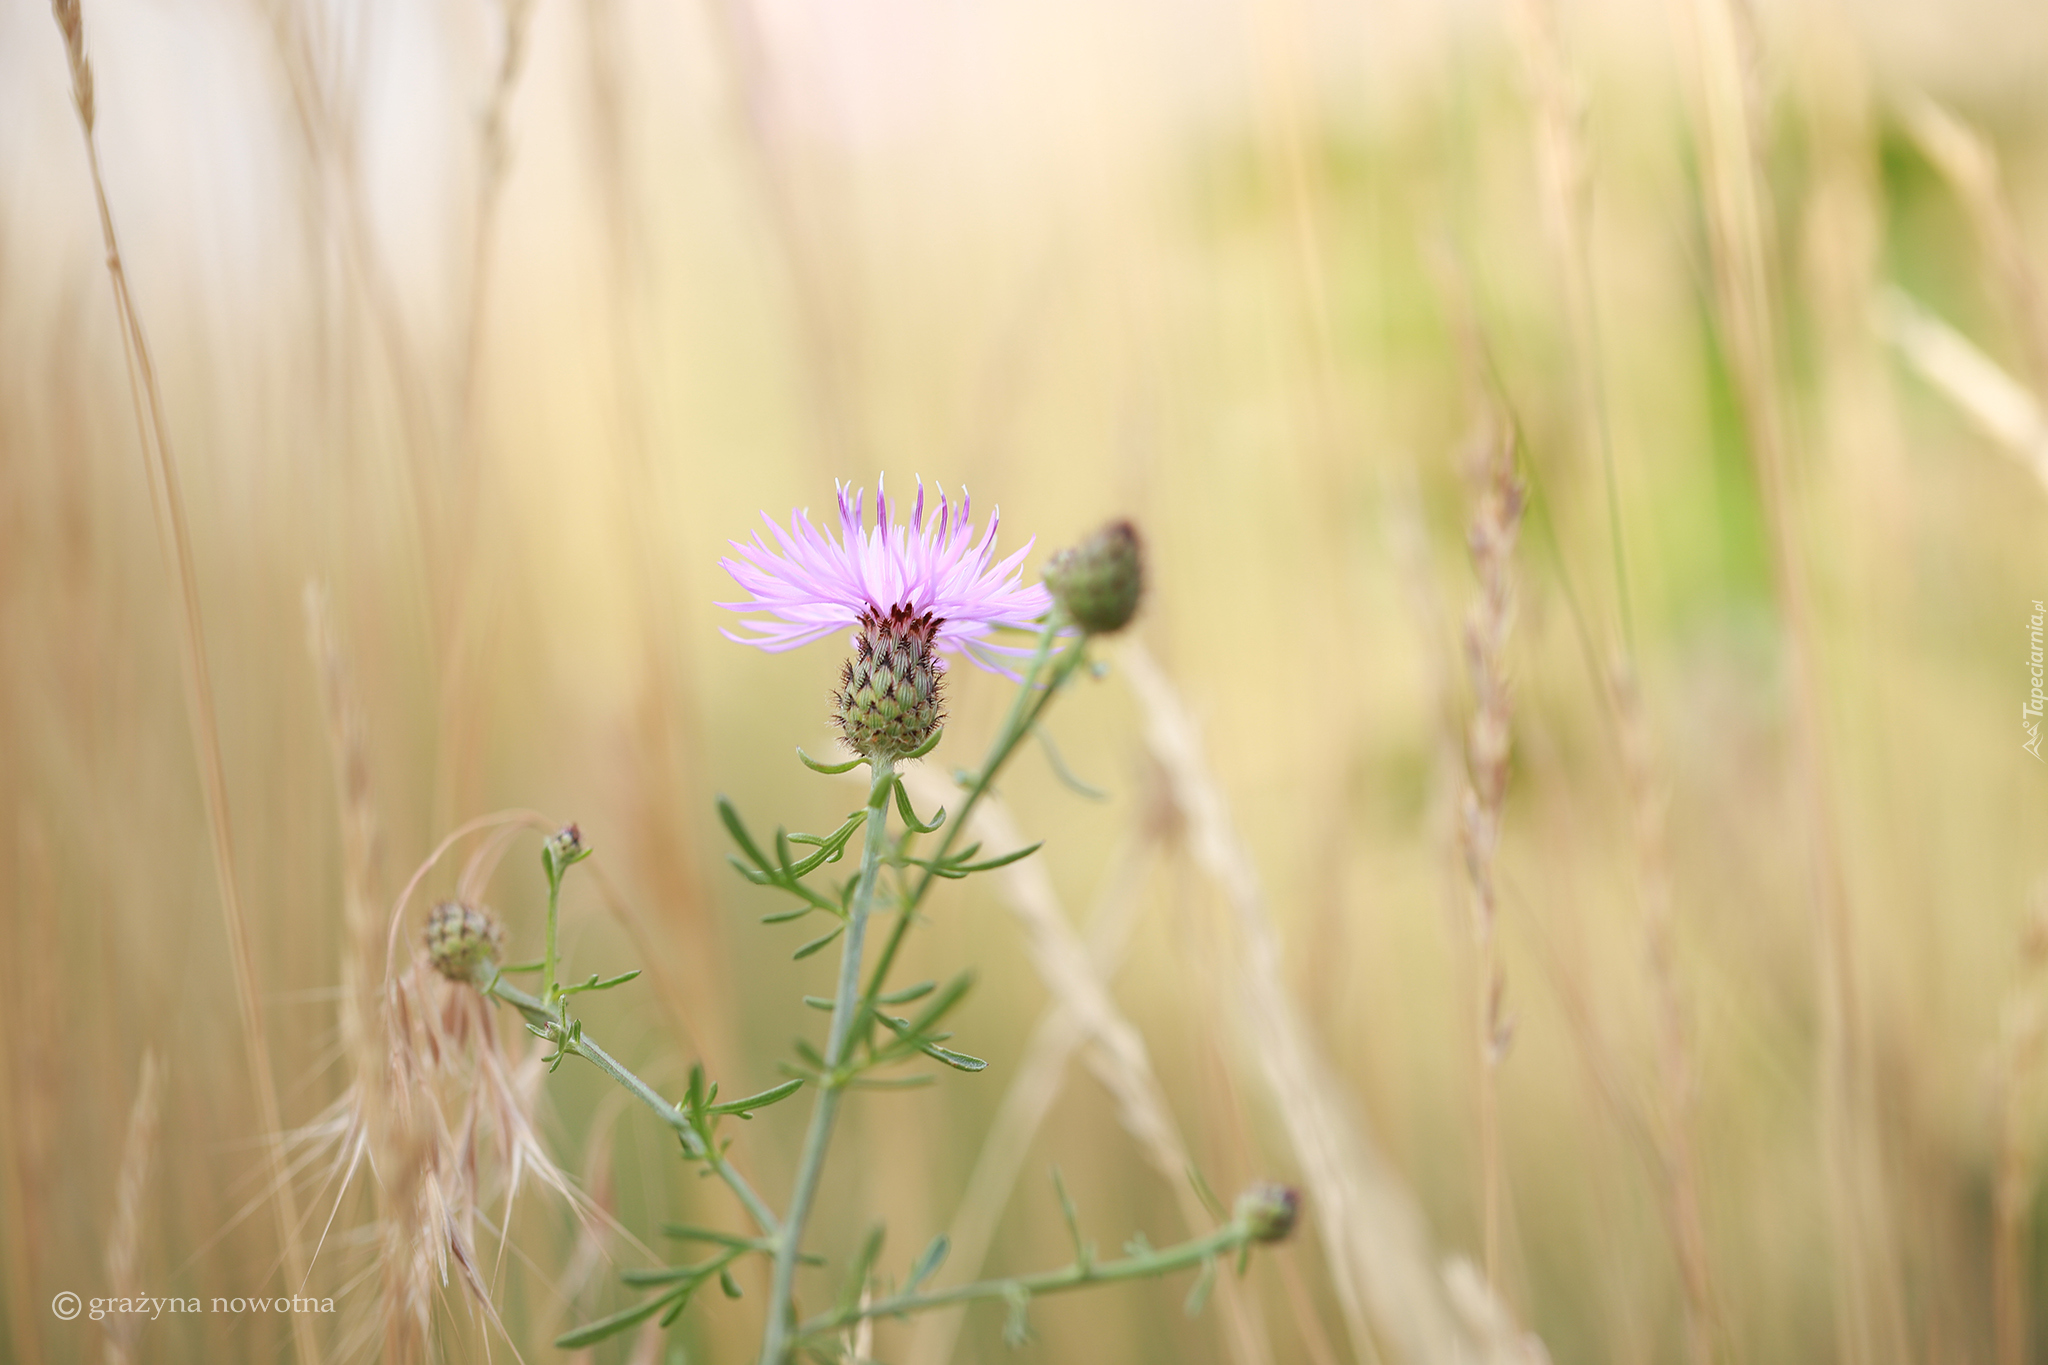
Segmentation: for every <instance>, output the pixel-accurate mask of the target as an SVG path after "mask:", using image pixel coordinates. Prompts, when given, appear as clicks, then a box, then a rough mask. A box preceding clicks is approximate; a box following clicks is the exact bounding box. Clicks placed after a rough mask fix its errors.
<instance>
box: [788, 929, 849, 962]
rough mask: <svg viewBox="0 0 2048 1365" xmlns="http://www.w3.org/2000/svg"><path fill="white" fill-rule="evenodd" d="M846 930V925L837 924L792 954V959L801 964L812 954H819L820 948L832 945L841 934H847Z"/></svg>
mask: <svg viewBox="0 0 2048 1365" xmlns="http://www.w3.org/2000/svg"><path fill="white" fill-rule="evenodd" d="M845 930H846V926H845V925H843V924H835V925H833V926H832V927H831V928H830V929H828V930H826V931H825V932H824V933H822V934H820V935H819V936H818V937H816V938H814V939H812V940H811V941H810V942H809V943H806V944H805V945H804V946H803V947H801V948H799V949H797V950H796V951H795V952H794V953H791V954H790V957H791V958H792V959H794V960H795V961H798V962H801V961H803V960H804V959H805V958H807V957H809V956H810V955H811V954H812V953H815V952H817V951H818V950H819V949H820V948H823V947H824V946H825V945H826V944H828V943H830V942H831V941H832V940H833V939H835V938H838V937H839V935H840V934H841V933H843V932H845Z"/></svg>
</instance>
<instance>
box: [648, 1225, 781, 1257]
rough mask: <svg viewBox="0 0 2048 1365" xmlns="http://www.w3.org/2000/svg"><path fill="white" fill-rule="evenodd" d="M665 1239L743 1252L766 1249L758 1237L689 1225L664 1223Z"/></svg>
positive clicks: (662, 1226) (663, 1234)
mask: <svg viewBox="0 0 2048 1365" xmlns="http://www.w3.org/2000/svg"><path fill="white" fill-rule="evenodd" d="M661 1234H662V1236H664V1237H673V1238H675V1239H676V1240H677V1241H679V1242H709V1243H711V1244H712V1245H713V1246H721V1247H737V1248H739V1249H740V1250H742V1251H760V1250H763V1249H764V1246H763V1243H762V1242H761V1239H760V1238H758V1237H741V1236H739V1235H738V1234H736V1233H731V1232H720V1231H718V1230H717V1229H716V1228H699V1227H692V1226H691V1225H690V1224H688V1223H664V1224H662V1225H661Z"/></svg>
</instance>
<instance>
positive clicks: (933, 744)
mask: <svg viewBox="0 0 2048 1365" xmlns="http://www.w3.org/2000/svg"><path fill="white" fill-rule="evenodd" d="M945 737H946V727H945V726H943V725H940V726H937V727H935V728H934V729H933V730H932V733H931V737H930V738H929V739H927V740H925V742H924V743H922V744H920V745H918V746H917V747H916V748H915V749H912V750H911V751H910V752H909V753H907V754H905V755H903V757H904V759H905V760H909V759H913V758H923V757H924V756H925V755H926V754H928V753H930V752H931V751H932V750H934V749H936V748H938V747H939V741H940V740H942V739H944V738H945Z"/></svg>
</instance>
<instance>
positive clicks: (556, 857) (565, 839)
mask: <svg viewBox="0 0 2048 1365" xmlns="http://www.w3.org/2000/svg"><path fill="white" fill-rule="evenodd" d="M541 856H542V857H544V858H546V859H547V861H548V865H549V866H550V867H551V868H553V869H554V874H555V875H556V876H560V875H561V874H562V872H563V870H564V869H566V868H567V867H568V866H569V865H570V864H571V863H580V862H582V861H583V860H584V859H585V858H588V857H589V856H590V850H589V849H588V848H586V847H584V844H583V831H582V830H580V829H578V828H577V827H576V826H575V825H564V826H562V827H561V828H560V829H558V830H556V831H555V832H554V833H553V834H551V835H549V836H548V841H547V844H546V846H545V847H543V848H542V849H541Z"/></svg>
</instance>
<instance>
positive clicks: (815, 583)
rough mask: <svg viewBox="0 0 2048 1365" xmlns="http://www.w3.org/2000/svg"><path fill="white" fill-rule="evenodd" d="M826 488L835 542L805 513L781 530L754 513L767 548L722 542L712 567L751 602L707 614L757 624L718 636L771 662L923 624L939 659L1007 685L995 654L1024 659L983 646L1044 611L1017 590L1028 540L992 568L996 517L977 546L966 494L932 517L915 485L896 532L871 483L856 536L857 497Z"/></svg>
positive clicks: (1037, 595)
mask: <svg viewBox="0 0 2048 1365" xmlns="http://www.w3.org/2000/svg"><path fill="white" fill-rule="evenodd" d="M837 488H838V496H839V535H838V537H837V538H836V539H835V538H834V537H833V536H832V535H831V534H830V533H829V532H828V531H823V530H820V529H819V528H818V527H817V526H815V525H814V524H812V522H811V519H810V517H809V516H808V515H807V514H806V513H804V512H801V511H795V512H791V513H790V521H789V529H788V530H786V531H785V530H784V529H783V528H782V527H781V526H779V525H777V524H776V522H775V519H774V518H773V517H770V516H769V515H768V514H767V513H766V512H763V513H762V514H761V520H762V521H764V522H766V523H767V525H768V532H769V534H770V535H771V536H773V537H774V542H775V543H774V544H773V545H772V546H771V545H770V544H769V543H768V542H767V541H765V540H763V539H762V538H761V533H760V532H759V531H756V532H754V535H753V539H752V541H751V542H750V543H742V542H740V541H737V540H735V541H731V542H729V543H730V544H731V545H732V547H733V549H735V550H737V551H738V552H739V556H738V557H737V558H727V559H721V560H719V561H718V562H719V565H720V567H722V568H723V569H724V570H725V571H726V572H727V573H729V574H731V575H732V576H733V579H734V581H736V582H737V583H738V584H739V585H740V586H741V587H742V588H745V589H746V590H747V591H748V592H750V593H752V594H753V597H752V599H751V600H750V601H746V602H721V603H719V604H718V605H720V606H722V607H729V608H731V609H732V610H734V611H744V612H762V613H765V615H762V616H754V617H750V618H748V619H747V620H744V621H742V622H740V625H741V626H743V627H745V628H746V629H749V630H752V631H754V632H756V633H755V634H752V635H739V634H735V633H734V632H732V631H730V630H725V631H723V632H722V633H723V634H724V635H725V637H726V638H727V639H728V640H734V641H737V642H739V643H740V644H743V645H757V646H759V647H760V648H762V649H765V650H768V651H770V652H771V653H779V652H780V651H782V650H785V649H794V648H796V647H797V646H798V645H803V644H809V643H810V642H811V641H813V640H819V639H823V638H824V637H825V636H827V635H830V634H832V633H833V632H835V631H842V630H850V629H852V628H854V627H857V626H860V625H862V624H863V623H864V622H867V623H872V622H879V621H885V620H887V619H888V618H890V617H891V616H896V617H898V618H899V619H900V618H903V617H912V618H922V617H926V616H929V617H930V618H931V619H932V622H933V625H934V626H935V627H936V629H937V642H936V643H937V646H938V648H939V649H941V650H945V651H954V650H957V651H959V652H961V653H964V654H965V655H967V657H968V658H970V659H972V660H974V662H975V663H977V664H979V665H980V666H981V667H983V668H986V669H989V670H990V671H992V672H996V673H1004V674H1010V675H1011V676H1015V675H1014V674H1012V673H1011V670H1010V669H1008V668H1006V667H1004V666H1003V664H1002V662H1001V659H1000V656H1004V655H1011V656H1015V655H1021V654H1027V653H1029V652H1030V651H1029V650H1028V649H1020V648H1015V647H1011V646H1007V645H999V644H996V643H995V642H994V641H992V640H991V639H990V638H989V637H990V635H992V634H993V633H994V632H995V631H996V630H997V629H998V628H999V627H1004V626H1010V627H1029V626H1031V625H1032V624H1033V623H1034V622H1036V621H1038V620H1040V619H1042V618H1043V617H1044V616H1045V614H1046V612H1047V611H1048V610H1050V609H1051V607H1052V596H1051V594H1050V593H1048V592H1047V591H1046V588H1045V585H1044V584H1042V583H1033V584H1030V585H1029V586H1026V585H1025V583H1024V582H1023V575H1022V574H1021V573H1020V572H1019V569H1018V566H1019V565H1020V564H1022V563H1023V561H1024V556H1025V555H1026V554H1028V553H1030V551H1031V547H1032V545H1033V544H1035V543H1036V540H1035V538H1034V539H1033V540H1030V541H1026V542H1025V544H1024V547H1023V548H1022V549H1020V550H1018V551H1017V552H1016V553H1014V554H1012V555H1010V556H1009V557H1008V558H1006V559H1003V560H997V559H996V558H995V544H996V524H997V523H998V522H999V521H1000V520H1001V517H1002V512H1001V509H998V510H997V511H996V512H995V514H994V515H992V516H990V517H989V519H988V526H987V528H986V529H985V530H983V531H982V533H981V534H980V536H979V537H977V536H976V535H975V533H974V522H973V518H972V516H971V515H970V512H969V503H968V498H967V494H966V491H965V490H964V489H963V490H962V491H961V495H960V504H959V506H957V507H955V506H953V505H952V504H951V503H950V502H949V501H948V500H947V498H946V495H945V493H944V491H943V490H941V492H940V494H939V500H938V501H939V505H938V511H937V514H936V515H935V516H927V515H926V510H925V499H924V484H923V482H922V481H920V482H919V484H918V486H917V500H916V501H915V502H914V503H913V504H912V505H911V508H910V519H909V520H908V521H907V522H906V521H900V520H896V519H895V517H894V515H893V512H892V509H891V507H890V505H889V499H888V497H887V495H886V494H884V493H883V491H882V485H881V481H880V480H877V481H876V484H875V524H874V526H873V527H863V525H862V524H861V523H862V518H861V497H862V490H860V489H857V488H854V487H853V486H851V485H850V484H840V485H837Z"/></svg>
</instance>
